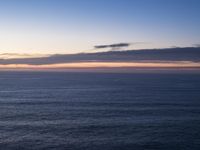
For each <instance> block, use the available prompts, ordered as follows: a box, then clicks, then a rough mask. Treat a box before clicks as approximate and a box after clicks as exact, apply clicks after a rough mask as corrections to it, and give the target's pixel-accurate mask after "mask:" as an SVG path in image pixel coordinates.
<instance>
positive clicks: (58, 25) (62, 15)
mask: <svg viewBox="0 0 200 150" xmlns="http://www.w3.org/2000/svg"><path fill="white" fill-rule="evenodd" d="M199 8H200V1H199V0H0V53H1V54H2V53H16V54H19V53H20V54H24V53H26V54H42V55H46V54H70V53H79V52H88V51H91V49H93V46H95V45H101V44H113V43H121V42H128V43H132V42H133V43H134V42H138V44H135V45H134V44H133V45H131V46H130V47H129V49H145V48H164V47H173V46H179V47H187V46H194V45H195V44H200V30H199V27H200V9H199ZM4 55H5V54H4Z"/></svg>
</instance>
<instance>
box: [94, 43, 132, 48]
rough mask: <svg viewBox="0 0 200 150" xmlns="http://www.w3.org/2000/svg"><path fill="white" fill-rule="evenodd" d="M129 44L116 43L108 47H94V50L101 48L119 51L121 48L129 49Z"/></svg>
mask: <svg viewBox="0 0 200 150" xmlns="http://www.w3.org/2000/svg"><path fill="white" fill-rule="evenodd" d="M130 45H131V44H130V43H116V44H110V45H96V46H94V48H95V49H103V48H111V49H119V48H123V47H129V46H130Z"/></svg>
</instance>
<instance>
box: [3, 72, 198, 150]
mask: <svg viewBox="0 0 200 150" xmlns="http://www.w3.org/2000/svg"><path fill="white" fill-rule="evenodd" d="M0 150H200V74H195V73H194V74H192V73H190V74H188V73H187V74H184V73H157V74H156V73H122V74H120V73H59V72H57V73H56V72H54V73H53V72H0Z"/></svg>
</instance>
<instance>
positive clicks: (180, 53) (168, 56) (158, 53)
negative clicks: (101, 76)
mask: <svg viewBox="0 0 200 150" xmlns="http://www.w3.org/2000/svg"><path fill="white" fill-rule="evenodd" d="M125 61H126V62H127V61H128V62H139V61H146V62H148V61H192V62H200V47H186V48H166V49H146V50H128V51H109V52H98V53H80V54H70V55H69V54H65V55H64V54H62V55H51V56H49V57H41V58H18V59H0V64H32V65H41V64H56V63H73V62H125Z"/></svg>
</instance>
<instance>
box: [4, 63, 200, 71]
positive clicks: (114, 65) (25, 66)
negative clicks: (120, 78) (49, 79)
mask: <svg viewBox="0 0 200 150" xmlns="http://www.w3.org/2000/svg"><path fill="white" fill-rule="evenodd" d="M123 67H130V68H176V67H178V68H189V67H191V68H192V67H193V68H200V63H194V62H186V61H184V62H173V63H172V62H80V63H60V64H45V65H29V64H8V65H2V64H1V65H0V69H36V70H37V69H55V70H56V69H84V68H123Z"/></svg>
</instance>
